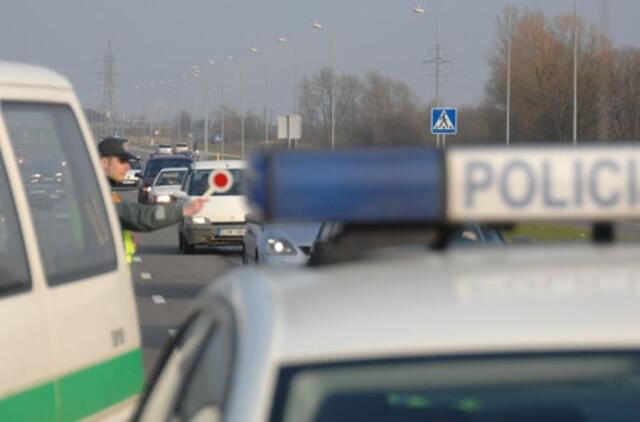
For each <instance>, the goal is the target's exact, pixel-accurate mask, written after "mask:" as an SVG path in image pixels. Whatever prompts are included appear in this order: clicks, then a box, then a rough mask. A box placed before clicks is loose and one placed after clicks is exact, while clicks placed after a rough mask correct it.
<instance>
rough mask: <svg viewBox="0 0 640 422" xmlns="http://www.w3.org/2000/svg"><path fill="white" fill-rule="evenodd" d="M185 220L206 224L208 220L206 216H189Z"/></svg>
mask: <svg viewBox="0 0 640 422" xmlns="http://www.w3.org/2000/svg"><path fill="white" fill-rule="evenodd" d="M187 222H188V223H189V222H190V223H191V224H208V223H209V220H208V219H207V217H191V218H190V219H189V220H187Z"/></svg>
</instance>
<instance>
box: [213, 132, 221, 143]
mask: <svg viewBox="0 0 640 422" xmlns="http://www.w3.org/2000/svg"><path fill="white" fill-rule="evenodd" d="M213 142H215V143H217V144H218V143H222V135H220V134H219V133H216V136H215V138H213Z"/></svg>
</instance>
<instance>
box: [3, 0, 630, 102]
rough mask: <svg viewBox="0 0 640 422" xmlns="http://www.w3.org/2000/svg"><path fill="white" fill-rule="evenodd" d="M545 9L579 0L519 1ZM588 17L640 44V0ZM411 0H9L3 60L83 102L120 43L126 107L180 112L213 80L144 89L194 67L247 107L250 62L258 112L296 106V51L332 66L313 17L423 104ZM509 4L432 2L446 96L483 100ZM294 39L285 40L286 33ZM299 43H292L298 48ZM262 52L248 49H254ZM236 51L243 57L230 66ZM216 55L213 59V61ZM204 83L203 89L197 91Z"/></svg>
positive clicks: (214, 97) (310, 66)
mask: <svg viewBox="0 0 640 422" xmlns="http://www.w3.org/2000/svg"><path fill="white" fill-rule="evenodd" d="M513 1H514V3H515V4H516V5H518V6H520V7H530V8H537V9H541V10H543V11H544V12H545V13H547V14H548V15H556V14H560V13H568V12H570V11H571V7H572V0H513ZM577 1H578V5H579V6H578V7H579V14H580V15H581V16H583V17H584V18H586V19H588V20H589V21H590V22H592V23H600V22H601V21H602V15H603V13H602V12H601V11H602V10H603V8H604V6H603V5H604V4H608V10H609V31H608V33H609V36H610V37H611V38H612V39H613V41H614V44H615V45H616V46H623V45H624V46H636V47H640V29H639V28H640V27H639V25H638V22H637V20H638V16H640V2H638V1H637V0H577ZM416 4H417V3H415V2H414V1H413V0H368V1H364V0H110V1H107V0H101V1H94V0H4V1H3V6H2V11H1V13H0V59H1V60H13V61H21V62H30V63H38V64H43V65H46V66H49V67H51V68H53V69H56V70H58V71H59V72H61V73H62V74H64V75H66V76H67V77H68V78H69V79H70V80H71V82H72V83H73V84H74V86H75V87H76V89H77V91H78V93H79V95H80V97H81V99H82V101H83V102H84V103H86V104H87V105H89V106H97V105H99V104H100V84H101V80H100V78H101V75H100V72H101V70H102V58H103V56H104V52H105V48H106V45H107V41H108V40H109V39H111V40H112V43H113V50H114V53H115V56H116V57H117V59H118V60H119V61H118V63H117V67H118V70H119V72H120V73H121V74H120V75H118V79H117V81H118V85H119V87H118V90H117V94H116V100H117V104H118V107H119V109H120V110H121V111H125V112H127V113H132V112H140V111H141V110H142V109H143V108H144V107H148V108H149V107H151V105H153V107H155V108H156V109H162V108H163V107H164V108H166V109H167V110H171V108H170V107H175V105H176V103H179V104H180V106H181V108H183V109H188V108H189V107H190V104H191V103H193V104H194V105H193V106H194V107H196V108H198V107H202V104H203V95H202V94H201V91H202V89H201V88H202V86H203V85H204V80H193V79H189V80H188V81H183V82H180V83H173V84H164V85H162V86H158V85H156V87H154V88H146V89H136V85H138V84H142V83H148V82H158V81H161V80H167V79H169V78H178V77H179V76H180V75H189V76H190V75H191V72H192V71H191V67H192V65H194V64H197V65H199V66H200V67H201V69H202V72H203V73H205V72H206V76H207V79H208V85H209V87H210V98H209V102H210V104H211V105H212V106H215V105H217V104H218V103H219V102H220V97H221V94H222V93H223V92H224V97H225V101H226V102H227V103H229V104H231V105H233V106H235V107H240V104H241V96H240V93H239V91H240V88H239V87H240V80H241V78H240V74H241V72H240V69H241V66H243V62H244V69H245V72H244V80H245V92H246V94H245V102H246V104H247V107H248V108H250V109H253V110H256V111H257V110H258V109H260V108H261V107H262V104H263V102H264V98H265V75H268V78H267V79H268V87H269V89H268V92H269V95H268V104H269V109H270V110H272V112H274V113H278V112H286V111H290V110H291V108H292V97H293V95H292V92H293V91H292V86H293V83H292V81H293V77H294V50H295V52H296V53H295V56H296V57H297V69H298V72H297V73H298V77H299V79H301V78H302V77H304V76H305V75H309V74H311V73H312V72H314V71H316V70H318V69H319V68H320V67H321V66H323V65H330V63H331V48H330V46H331V36H330V33H329V32H328V31H318V30H313V29H312V27H311V23H312V22H313V21H314V20H317V21H318V22H320V23H322V24H323V25H324V26H325V28H331V29H332V31H333V33H334V36H335V38H336V60H335V65H336V69H337V71H338V72H340V73H342V72H347V73H350V74H356V75H364V74H365V73H366V72H367V71H369V70H375V71H378V72H381V73H384V74H385V75H387V76H391V77H394V78H397V79H400V80H402V81H404V82H406V83H407V84H409V86H410V87H411V88H412V89H413V90H414V91H415V92H416V94H417V95H418V96H419V98H420V99H421V100H422V101H425V102H426V101H428V100H431V99H432V98H433V96H434V79H433V78H432V77H431V76H430V74H432V73H433V67H432V66H429V65H426V66H425V65H423V64H422V61H423V60H428V59H431V58H432V57H433V54H434V53H433V50H432V48H433V47H434V45H435V27H434V20H433V19H432V18H431V17H429V16H427V15H417V14H415V13H413V8H414V7H415V6H416ZM505 5H506V0H446V1H445V0H442V1H440V2H434V1H423V2H422V6H423V7H424V8H425V9H426V10H427V12H428V13H430V14H432V15H433V16H434V17H436V18H437V20H438V22H439V28H440V39H441V44H442V46H443V47H444V49H445V50H444V52H443V56H444V58H445V59H446V60H448V61H450V62H451V63H450V64H446V65H444V66H443V67H442V70H443V73H444V74H445V75H446V76H445V78H444V79H443V81H442V89H441V90H442V97H443V98H444V103H446V104H448V105H449V104H450V105H456V106H460V105H462V104H473V103H477V102H478V101H480V100H481V98H482V95H483V90H484V82H485V80H486V78H487V60H486V58H487V54H488V51H489V49H490V48H491V46H492V44H493V39H494V28H495V19H496V16H497V15H498V14H499V13H500V11H501V9H502V8H503V7H504V6H505ZM281 36H284V37H287V38H288V39H289V40H290V41H291V43H289V45H278V44H277V43H276V42H275V39H276V38H277V37H281ZM294 45H295V48H294ZM249 47H255V48H258V49H260V54H259V55H255V54H248V53H247V51H248V48H249ZM227 55H234V56H237V57H238V58H241V59H242V60H241V61H236V62H229V61H227V60H225V59H224V58H225V56H227ZM208 59H213V60H215V61H216V64H215V65H214V66H209V65H207V60H208ZM197 89H199V90H197Z"/></svg>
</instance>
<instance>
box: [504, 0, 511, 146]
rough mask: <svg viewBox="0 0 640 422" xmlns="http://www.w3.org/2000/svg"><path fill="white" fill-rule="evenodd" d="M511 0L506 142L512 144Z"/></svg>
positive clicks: (508, 35) (508, 23)
mask: <svg viewBox="0 0 640 422" xmlns="http://www.w3.org/2000/svg"><path fill="white" fill-rule="evenodd" d="M511 19H512V13H511V0H507V28H508V29H507V31H508V33H507V122H506V131H507V133H506V135H505V136H506V144H507V146H509V145H510V144H511V36H512V33H511Z"/></svg>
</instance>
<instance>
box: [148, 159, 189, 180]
mask: <svg viewBox="0 0 640 422" xmlns="http://www.w3.org/2000/svg"><path fill="white" fill-rule="evenodd" d="M192 162H193V161H191V160H189V159H187V158H167V159H162V160H150V161H149V162H148V163H147V168H146V169H145V176H147V177H149V176H154V177H155V176H156V175H157V174H158V173H159V172H160V170H162V169H164V168H168V167H184V168H185V169H186V168H188V167H189V166H190V165H191V163H192Z"/></svg>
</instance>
